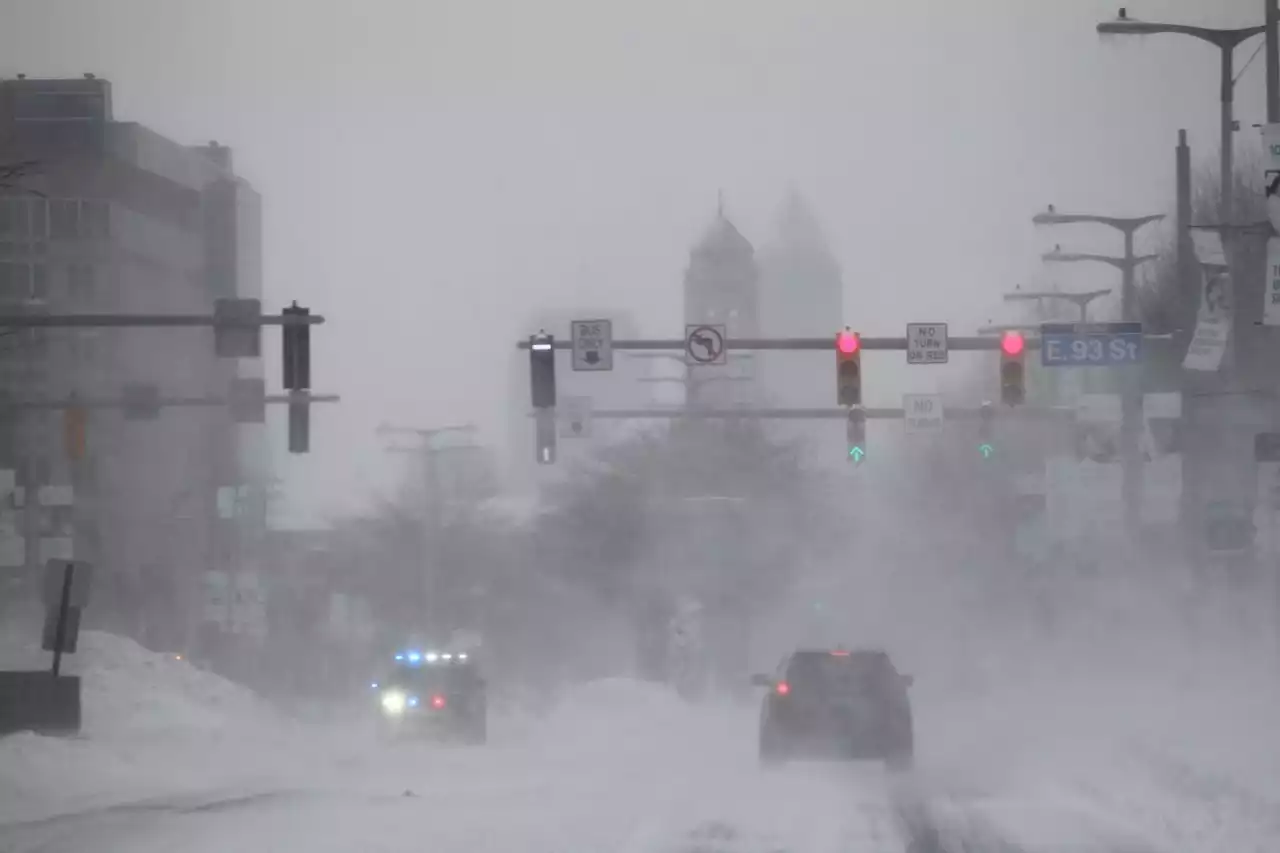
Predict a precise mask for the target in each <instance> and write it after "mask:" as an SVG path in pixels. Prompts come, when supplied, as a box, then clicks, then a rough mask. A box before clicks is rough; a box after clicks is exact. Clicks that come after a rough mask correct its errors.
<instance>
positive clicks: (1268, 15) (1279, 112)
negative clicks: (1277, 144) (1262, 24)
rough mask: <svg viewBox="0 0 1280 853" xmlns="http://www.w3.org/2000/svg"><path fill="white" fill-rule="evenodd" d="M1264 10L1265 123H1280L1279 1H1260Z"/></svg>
mask: <svg viewBox="0 0 1280 853" xmlns="http://www.w3.org/2000/svg"><path fill="white" fill-rule="evenodd" d="M1262 4H1263V6H1264V7H1265V9H1266V12H1265V13H1264V14H1265V20H1266V27H1267V32H1266V40H1267V46H1266V51H1267V123H1268V124H1277V123H1280V0H1262Z"/></svg>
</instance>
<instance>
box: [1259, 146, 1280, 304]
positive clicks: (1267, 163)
mask: <svg viewBox="0 0 1280 853" xmlns="http://www.w3.org/2000/svg"><path fill="white" fill-rule="evenodd" d="M1262 162H1263V168H1264V169H1265V171H1264V172H1263V176H1262V181H1263V183H1262V186H1263V191H1264V192H1265V193H1266V199H1267V218H1268V219H1270V220H1271V227H1272V228H1274V229H1276V231H1280V124H1266V125H1263V126H1262ZM1264 322H1265V321H1264Z"/></svg>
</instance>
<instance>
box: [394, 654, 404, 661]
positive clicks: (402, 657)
mask: <svg viewBox="0 0 1280 853" xmlns="http://www.w3.org/2000/svg"><path fill="white" fill-rule="evenodd" d="M396 660H404V655H396Z"/></svg>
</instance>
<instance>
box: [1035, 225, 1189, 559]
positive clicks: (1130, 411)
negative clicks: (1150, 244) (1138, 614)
mask: <svg viewBox="0 0 1280 853" xmlns="http://www.w3.org/2000/svg"><path fill="white" fill-rule="evenodd" d="M1162 219H1164V214H1162V213H1160V214H1152V215H1149V216H1137V217H1115V216H1097V215H1093V214H1070V213H1059V212H1058V211H1057V210H1055V209H1054V207H1053V205H1049V208H1048V210H1046V211H1045V212H1044V213H1038V214H1036V215H1035V216H1034V217H1032V222H1034V223H1035V224H1036V225H1070V224H1076V223H1092V224H1097V225H1106V226H1108V227H1110V228H1115V229H1116V230H1118V231H1119V232H1120V233H1121V234H1123V235H1124V256H1123V257H1119V258H1116V257H1112V256H1110V255H1096V254H1091V253H1088V252H1063V251H1062V250H1061V249H1060V248H1059V247H1058V246H1054V249H1053V251H1052V252H1047V253H1045V254H1044V255H1043V256H1042V257H1043V258H1044V260H1046V261H1049V262H1053V263H1075V262H1080V261H1089V262H1095V263H1104V264H1109V265H1111V266H1113V267H1115V268H1116V269H1118V270H1120V272H1121V275H1122V281H1121V287H1120V319H1121V320H1122V321H1124V322H1126V323H1133V322H1138V321H1139V319H1140V318H1139V317H1138V304H1137V303H1138V298H1137V297H1138V287H1137V278H1136V276H1135V275H1134V272H1135V270H1137V268H1138V265H1139V264H1144V263H1147V262H1148V261H1153V260H1155V259H1156V258H1157V257H1158V256H1157V255H1137V254H1135V252H1134V246H1133V236H1134V233H1135V232H1136V231H1137V230H1138V229H1139V228H1142V227H1143V226H1145V225H1149V224H1151V223H1153V222H1159V221H1160V220H1162ZM1121 383H1122V385H1121V391H1120V405H1121V423H1120V455H1121V464H1122V465H1123V466H1124V485H1123V491H1124V508H1125V522H1126V525H1127V526H1128V529H1129V532H1130V534H1131V535H1132V534H1135V533H1136V532H1137V531H1138V529H1139V528H1140V527H1141V524H1142V491H1143V489H1142V448H1141V446H1140V437H1141V434H1142V368H1141V365H1134V366H1132V367H1129V368H1126V369H1125V370H1124V371H1123V372H1122V374H1121Z"/></svg>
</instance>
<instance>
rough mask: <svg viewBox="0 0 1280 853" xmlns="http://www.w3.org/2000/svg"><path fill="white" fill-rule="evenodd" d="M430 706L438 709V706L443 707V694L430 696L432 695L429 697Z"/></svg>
mask: <svg viewBox="0 0 1280 853" xmlns="http://www.w3.org/2000/svg"><path fill="white" fill-rule="evenodd" d="M431 707H432V708H436V709H437V710H438V709H440V708H443V707H444V697H443V696H432V697H431Z"/></svg>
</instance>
